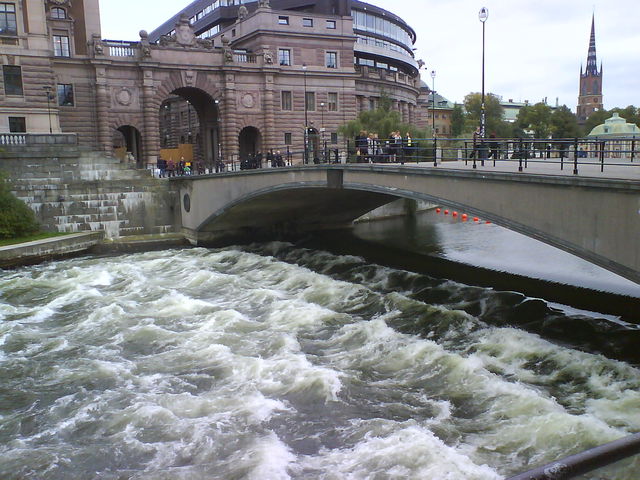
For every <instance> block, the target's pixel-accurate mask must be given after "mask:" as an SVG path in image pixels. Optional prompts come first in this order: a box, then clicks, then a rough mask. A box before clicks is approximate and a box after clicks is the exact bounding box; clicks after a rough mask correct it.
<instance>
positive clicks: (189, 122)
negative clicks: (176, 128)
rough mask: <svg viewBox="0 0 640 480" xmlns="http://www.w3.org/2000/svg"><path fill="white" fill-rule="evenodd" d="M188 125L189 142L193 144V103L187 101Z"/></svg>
mask: <svg viewBox="0 0 640 480" xmlns="http://www.w3.org/2000/svg"><path fill="white" fill-rule="evenodd" d="M187 124H188V125H189V129H188V130H187V140H188V143H191V102H190V101H189V100H187Z"/></svg>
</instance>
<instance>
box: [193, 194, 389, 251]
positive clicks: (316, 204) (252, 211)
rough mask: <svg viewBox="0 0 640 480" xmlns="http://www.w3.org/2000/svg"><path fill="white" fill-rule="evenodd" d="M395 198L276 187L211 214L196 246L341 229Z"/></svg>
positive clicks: (202, 227) (201, 229) (199, 230)
mask: <svg viewBox="0 0 640 480" xmlns="http://www.w3.org/2000/svg"><path fill="white" fill-rule="evenodd" d="M398 198H400V197H398V196H394V195H390V194H387V193H382V192H372V191H366V190H344V189H338V190H337V189H333V188H326V187H320V186H318V187H312V188H310V187H309V186H307V187H304V188H300V187H296V186H290V187H286V186H283V187H280V188H278V189H269V190H267V191H262V192H256V193H254V194H252V195H250V196H247V197H243V198H241V199H238V200H237V201H236V202H234V203H233V204H231V205H228V206H226V207H225V208H224V209H222V210H220V211H218V212H215V213H214V214H213V215H211V217H209V218H208V219H207V220H206V221H205V222H203V224H202V225H200V227H199V228H198V229H197V232H196V233H197V238H198V243H206V242H207V240H213V239H217V238H219V237H221V236H224V234H229V233H231V234H240V233H243V234H245V235H246V234H250V235H251V234H255V235H258V236H261V235H266V236H269V235H274V234H299V233H304V232H308V231H313V230H320V229H327V228H344V227H347V226H349V225H350V224H351V223H353V221H354V220H355V219H356V218H358V217H360V216H362V215H364V214H365V213H367V212H370V211H371V210H375V209H376V208H378V207H380V206H382V205H386V204H387V203H390V202H393V201H394V200H397V199H398Z"/></svg>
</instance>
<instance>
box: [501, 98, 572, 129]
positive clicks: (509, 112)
mask: <svg viewBox="0 0 640 480" xmlns="http://www.w3.org/2000/svg"><path fill="white" fill-rule="evenodd" d="M540 103H544V104H545V105H547V106H548V107H549V108H551V110H552V111H553V110H556V109H557V108H558V106H559V105H558V99H557V98H556V104H555V105H554V106H551V105H549V104H548V103H547V98H546V97H545V98H544V99H542V100H541V102H540ZM500 105H501V106H502V108H503V110H504V113H503V115H502V119H503V120H504V121H505V122H509V123H515V121H516V120H517V119H518V113H520V109H521V108H522V107H530V106H532V105H534V104H533V103H529V100H525V101H524V102H514V101H513V99H512V98H510V99H509V100H508V101H506V102H505V101H504V100H502V99H500Z"/></svg>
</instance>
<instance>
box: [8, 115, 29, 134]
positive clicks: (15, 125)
mask: <svg viewBox="0 0 640 480" xmlns="http://www.w3.org/2000/svg"><path fill="white" fill-rule="evenodd" d="M9 132H11V133H27V122H26V121H25V118H24V117H9Z"/></svg>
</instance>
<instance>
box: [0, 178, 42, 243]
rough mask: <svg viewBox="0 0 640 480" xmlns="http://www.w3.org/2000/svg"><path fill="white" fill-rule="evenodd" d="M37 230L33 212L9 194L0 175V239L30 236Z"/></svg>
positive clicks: (5, 183)
mask: <svg viewBox="0 0 640 480" xmlns="http://www.w3.org/2000/svg"><path fill="white" fill-rule="evenodd" d="M39 229H40V227H39V226H38V222H37V221H36V218H35V215H34V213H33V210H31V209H30V208H29V207H28V206H27V205H26V204H25V203H24V202H23V201H22V200H20V199H18V198H16V197H15V196H14V195H13V194H12V193H11V191H10V189H9V184H8V183H7V181H6V179H5V177H4V175H2V174H0V239H5V238H17V237H23V236H26V235H31V234H32V233H35V232H37V231H38V230H39Z"/></svg>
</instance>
